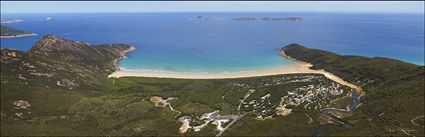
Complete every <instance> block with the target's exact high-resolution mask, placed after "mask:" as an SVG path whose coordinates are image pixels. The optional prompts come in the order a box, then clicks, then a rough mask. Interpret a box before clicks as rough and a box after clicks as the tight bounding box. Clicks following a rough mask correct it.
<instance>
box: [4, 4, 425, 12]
mask: <svg viewBox="0 0 425 137" xmlns="http://www.w3.org/2000/svg"><path fill="white" fill-rule="evenodd" d="M82 12H83V13H86V12H344V13H347V12H348V13H352V12H354V13H357V12H363V13H364V12H366V13H422V14H423V13H424V2H423V1H410V2H402V1H387V2H386V1H351V2H337V1H319V2H314V1H304V2H303V1H299V2H297V1H292V2H284V1H268V2H260V1H245V2H244V1H230V2H225V1H198V2H195V1H183V2H178V1H124V2H123V1H119V2H118V1H27V2H25V1H1V13H82Z"/></svg>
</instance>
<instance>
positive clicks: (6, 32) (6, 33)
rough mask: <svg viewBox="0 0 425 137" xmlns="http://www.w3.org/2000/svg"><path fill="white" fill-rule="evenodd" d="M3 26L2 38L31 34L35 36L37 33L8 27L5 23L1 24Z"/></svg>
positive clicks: (0, 35)
mask: <svg viewBox="0 0 425 137" xmlns="http://www.w3.org/2000/svg"><path fill="white" fill-rule="evenodd" d="M0 27H1V34H0V38H20V37H29V36H35V35H37V34H35V33H32V32H26V31H22V30H18V29H14V28H10V27H6V26H3V25H0Z"/></svg>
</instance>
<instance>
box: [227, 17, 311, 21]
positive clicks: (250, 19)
mask: <svg viewBox="0 0 425 137" xmlns="http://www.w3.org/2000/svg"><path fill="white" fill-rule="evenodd" d="M233 20H236V21H255V20H262V21H304V18H271V17H263V18H259V19H257V18H254V17H236V18H233Z"/></svg>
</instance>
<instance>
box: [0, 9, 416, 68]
mask: <svg viewBox="0 0 425 137" xmlns="http://www.w3.org/2000/svg"><path fill="white" fill-rule="evenodd" d="M48 16H51V17H53V20H52V21H45V18H46V17H48ZM198 17H200V18H198ZM236 17H255V18H257V20H255V21H236V20H233V18H236ZM263 17H272V18H290V17H298V18H303V19H304V20H303V21H263V20H261V18H263ZM1 19H22V20H24V22H21V23H16V24H2V25H4V26H8V27H13V28H16V29H19V30H24V31H29V32H34V33H37V34H38V35H37V36H32V37H24V38H11V39H1V48H13V49H17V50H22V51H27V50H29V49H30V48H31V47H32V45H34V44H35V42H37V41H38V40H39V39H40V38H42V37H43V36H44V35H46V34H53V35H56V36H58V37H62V38H65V39H69V40H77V41H86V42H88V43H90V44H92V45H97V44H118V43H121V44H129V45H131V46H133V47H135V48H136V50H135V51H133V52H130V53H128V54H127V56H128V57H129V58H127V59H124V60H121V61H119V64H120V67H121V69H122V70H130V71H137V70H143V71H171V72H205V73H217V72H235V71H250V70H256V69H266V68H270V67H278V66H283V65H291V64H293V63H294V62H292V61H290V60H287V59H285V58H282V57H280V56H279V55H278V51H279V49H280V48H282V47H284V46H286V45H288V44H291V43H298V44H300V45H303V46H306V47H309V48H316V49H322V50H326V51H331V52H334V53H338V54H342V55H359V56H367V57H388V58H394V59H399V60H402V61H406V62H410V63H414V64H418V65H424V25H423V24H424V14H388V13H385V14H377V13H374V14H372V13H343V14H338V13H72V14H71V13H55V14H46V13H43V14H35V13H34V14H1Z"/></svg>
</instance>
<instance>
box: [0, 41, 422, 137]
mask: <svg viewBox="0 0 425 137" xmlns="http://www.w3.org/2000/svg"><path fill="white" fill-rule="evenodd" d="M132 50H136V49H134V48H132V46H130V45H126V44H102V45H90V44H88V43H86V42H82V41H73V40H67V39H63V38H59V37H57V36H54V35H46V36H44V37H43V38H42V39H41V40H39V41H38V42H37V43H36V44H34V46H33V47H32V48H31V49H30V50H29V51H27V52H23V51H18V50H13V49H6V48H2V49H1V50H0V51H1V58H0V63H1V73H0V77H1V83H0V84H1V87H2V88H1V90H0V91H1V125H2V126H1V135H2V136H27V135H53V136H72V135H74V136H75V135H81V136H180V135H184V136H213V135H215V136H319V135H325V136H331V135H332V136H341V135H352V136H369V135H375V136H406V135H408V136H423V135H424V129H423V123H424V118H423V112H424V102H423V97H424V91H425V90H424V87H423V83H424V66H418V65H415V64H410V63H406V62H402V61H399V60H394V59H389V58H381V57H375V58H367V57H361V56H342V55H338V54H334V53H331V52H327V51H323V50H318V49H310V48H306V47H303V46H301V45H298V44H290V45H287V46H284V47H283V48H281V49H280V51H279V54H280V55H281V56H282V57H286V58H289V59H292V60H294V61H297V62H298V65H299V66H297V65H295V66H293V68H287V69H286V70H285V69H284V68H276V69H275V71H276V73H268V72H271V71H262V74H261V75H260V74H259V73H249V74H250V75H247V74H248V73H247V74H246V75H245V74H238V75H236V74H235V75H230V77H223V76H224V75H222V76H220V77H219V76H215V77H213V75H211V76H210V77H208V75H206V76H205V77H202V76H201V75H196V76H195V75H193V76H192V77H188V76H187V75H183V74H181V75H180V76H181V77H177V76H176V75H168V74H167V78H157V77H161V76H153V75H151V77H149V76H148V75H143V76H142V75H133V74H126V75H124V74H122V75H118V74H117V73H120V71H118V70H119V66H117V61H118V60H120V59H124V58H126V57H125V53H127V52H131V51H132ZM141 50H142V49H141ZM279 69H282V70H279ZM135 74H136V73H135ZM263 74H264V75H263ZM244 75H245V76H244ZM137 76H142V77H137ZM163 77H165V75H164V76H163ZM412 104H414V105H412Z"/></svg>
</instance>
